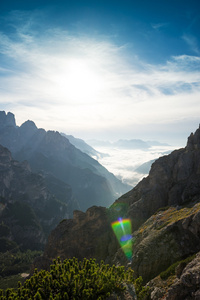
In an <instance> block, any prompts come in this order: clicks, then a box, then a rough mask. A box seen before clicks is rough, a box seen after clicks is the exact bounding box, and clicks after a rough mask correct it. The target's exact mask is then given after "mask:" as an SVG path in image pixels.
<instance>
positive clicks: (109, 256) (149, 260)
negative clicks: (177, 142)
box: [34, 128, 200, 300]
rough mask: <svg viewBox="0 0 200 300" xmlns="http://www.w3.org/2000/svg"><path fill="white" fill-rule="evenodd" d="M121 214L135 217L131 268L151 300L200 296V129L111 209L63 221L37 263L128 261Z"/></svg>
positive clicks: (94, 209) (93, 210)
mask: <svg viewBox="0 0 200 300" xmlns="http://www.w3.org/2000/svg"><path fill="white" fill-rule="evenodd" d="M118 217H121V218H129V219H130V220H131V223H132V240H133V249H132V260H131V267H132V268H133V269H134V272H135V276H136V277H138V276H140V275H141V276H142V277H143V279H144V281H145V283H146V284H147V285H149V286H150V288H151V299H166V300H169V299H170V300H173V299H196V300H197V299H200V268H199V266H200V254H199V252H200V128H199V129H197V131H196V132H195V134H191V135H190V137H189V138H188V142H187V145H186V147H185V148H183V149H179V150H176V151H174V152H172V153H171V154H170V155H167V156H164V157H161V158H159V159H158V160H157V161H156V162H155V163H154V164H153V165H152V168H151V171H150V173H149V176H148V177H146V178H144V179H143V180H142V181H141V182H140V183H139V184H138V185H137V186H136V187H135V188H134V189H133V190H131V191H130V192H128V193H127V194H125V195H123V196H122V197H121V198H119V199H118V200H117V201H115V202H114V204H113V205H112V206H111V207H110V208H109V209H106V208H103V207H91V208H89V209H88V210H87V211H86V213H83V212H80V211H75V212H74V217H73V219H70V220H63V221H62V222H61V223H60V224H59V225H58V226H57V227H56V229H55V230H53V231H52V233H51V235H50V236H49V240H48V243H47V245H46V248H45V252H44V256H43V257H42V258H39V259H38V260H37V261H36V262H35V264H34V267H35V266H37V267H39V268H44V267H45V268H48V265H49V263H50V262H51V260H52V259H53V258H55V257H57V256H61V258H63V259H64V258H71V257H73V256H76V257H77V258H80V259H82V258H83V257H87V258H89V257H95V258H96V259H97V260H99V261H100V260H101V259H104V260H105V261H106V262H108V263H115V264H122V265H128V261H127V259H126V257H125V256H124V253H123V251H122V250H121V249H120V247H119V244H118V242H117V241H116V238H115V235H114V233H113V231H112V229H111V223H112V222H113V221H116V220H117V218H118ZM188 258H189V259H188ZM187 259H188V260H187ZM129 264H130V262H129ZM174 264H176V267H174V270H175V271H174V273H173V272H171V273H170V272H168V273H169V274H168V275H167V276H166V275H165V276H164V275H163V274H164V273H163V272H165V273H167V272H166V270H167V269H168V268H169V267H170V268H171V269H173V265H174Z"/></svg>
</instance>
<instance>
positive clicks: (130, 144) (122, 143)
mask: <svg viewBox="0 0 200 300" xmlns="http://www.w3.org/2000/svg"><path fill="white" fill-rule="evenodd" d="M89 143H90V144H91V145H93V146H94V147H108V148H109V147H114V148H119V149H132V150H133V149H135V150H136V149H140V150H147V149H149V148H151V147H153V146H169V145H168V144H166V143H160V142H157V141H143V140H141V139H131V140H127V139H120V140H118V141H115V142H110V141H100V140H95V139H93V140H89Z"/></svg>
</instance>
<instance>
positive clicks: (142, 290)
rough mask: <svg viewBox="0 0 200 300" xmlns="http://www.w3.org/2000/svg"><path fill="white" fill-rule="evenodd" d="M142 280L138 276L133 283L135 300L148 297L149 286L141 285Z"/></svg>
mask: <svg viewBox="0 0 200 300" xmlns="http://www.w3.org/2000/svg"><path fill="white" fill-rule="evenodd" d="M142 283H143V279H142V277H141V276H139V277H138V278H137V279H136V280H135V281H134V286H135V292H136V295H137V300H143V299H147V297H148V296H149V289H150V288H149V286H147V287H145V286H143V285H142Z"/></svg>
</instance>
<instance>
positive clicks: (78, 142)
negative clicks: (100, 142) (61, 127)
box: [61, 133, 105, 159]
mask: <svg viewBox="0 0 200 300" xmlns="http://www.w3.org/2000/svg"><path fill="white" fill-rule="evenodd" d="M61 135H63V136H64V137H66V138H67V139H68V140H69V142H70V143H71V144H72V145H74V146H75V147H76V148H77V149H79V150H81V151H82V152H84V153H86V154H88V155H89V156H91V157H93V158H95V159H98V158H99V157H102V156H105V155H104V154H103V153H100V152H98V151H96V150H95V149H94V148H92V147H91V146H90V145H88V144H87V143H86V142H85V141H84V140H82V139H79V138H75V137H74V136H73V135H67V134H65V133H61Z"/></svg>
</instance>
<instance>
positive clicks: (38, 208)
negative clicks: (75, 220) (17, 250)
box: [0, 145, 71, 252]
mask: <svg viewBox="0 0 200 300" xmlns="http://www.w3.org/2000/svg"><path fill="white" fill-rule="evenodd" d="M67 192H68V199H69V200H70V197H71V195H70V194H71V191H70V188H69V187H68V189H67ZM67 210H68V209H67V202H61V201H58V200H57V199H56V198H55V197H54V196H53V195H52V194H51V193H50V192H49V191H48V188H47V185H46V182H45V179H44V178H43V177H42V176H41V175H38V174H34V173H32V172H31V170H30V167H29V165H28V163H27V162H23V163H19V162H18V161H16V160H13V158H12V156H11V153H10V151H9V150H8V149H7V148H4V147H2V146H1V145H0V224H1V226H0V238H1V242H0V244H1V246H0V248H1V251H3V252H4V250H5V251H6V250H9V248H12V247H14V246H15V244H14V243H16V244H18V245H20V247H21V249H42V248H43V247H44V244H45V242H46V238H47V236H48V234H49V233H50V231H51V230H52V229H53V228H54V227H55V226H56V225H57V224H58V222H59V221H61V220H62V219H63V218H64V217H66V216H67ZM12 242H14V243H12Z"/></svg>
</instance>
